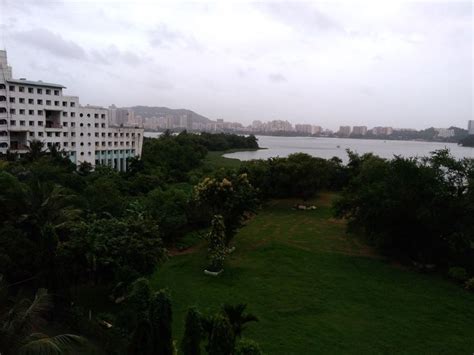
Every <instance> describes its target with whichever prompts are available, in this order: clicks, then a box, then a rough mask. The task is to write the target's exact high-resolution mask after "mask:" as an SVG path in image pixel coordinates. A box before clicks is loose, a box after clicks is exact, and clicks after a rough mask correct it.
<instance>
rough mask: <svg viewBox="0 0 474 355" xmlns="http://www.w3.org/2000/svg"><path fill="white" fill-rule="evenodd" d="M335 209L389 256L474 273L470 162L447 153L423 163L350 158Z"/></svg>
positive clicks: (473, 192)
mask: <svg viewBox="0 0 474 355" xmlns="http://www.w3.org/2000/svg"><path fill="white" fill-rule="evenodd" d="M349 166H351V168H352V172H353V174H354V176H353V178H352V179H351V180H350V183H349V184H348V186H347V187H346V188H345V189H344V191H343V193H342V197H341V199H340V201H339V202H338V203H337V205H336V210H337V213H338V215H339V216H341V217H345V218H347V219H348V220H349V228H350V229H351V230H352V231H359V232H361V233H363V234H364V235H365V236H366V237H367V238H368V240H369V241H370V242H371V243H372V244H374V245H376V246H377V247H379V248H380V249H382V250H383V251H385V252H386V253H388V254H391V255H395V256H397V257H401V258H409V259H411V260H413V261H415V262H421V263H422V264H441V265H450V264H453V263H456V264H457V265H463V266H465V267H466V268H468V269H469V270H471V272H472V270H473V268H474V264H473V260H474V254H473V248H472V245H473V243H474V223H473V218H472V216H474V162H473V161H472V160H469V159H463V160H455V159H454V158H453V157H451V156H450V155H449V153H448V152H447V151H437V152H434V153H433V154H432V155H431V156H430V157H428V158H424V159H416V158H401V157H395V158H394V159H392V160H385V159H381V158H378V157H375V156H372V155H365V156H362V157H361V156H357V155H355V154H352V156H351V162H350V163H349Z"/></svg>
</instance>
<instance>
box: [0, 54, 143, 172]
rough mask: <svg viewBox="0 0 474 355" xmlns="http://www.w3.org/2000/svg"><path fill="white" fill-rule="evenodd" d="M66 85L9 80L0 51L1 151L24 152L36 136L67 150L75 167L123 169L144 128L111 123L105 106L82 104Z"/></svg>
mask: <svg viewBox="0 0 474 355" xmlns="http://www.w3.org/2000/svg"><path fill="white" fill-rule="evenodd" d="M63 89H65V87H64V86H62V85H58V84H51V83H45V82H42V81H28V80H26V79H19V80H17V79H13V78H12V70H11V67H9V66H8V62H7V54H6V51H0V154H5V153H7V151H10V152H12V153H19V154H23V153H26V152H27V149H28V145H29V142H30V141H32V140H40V141H42V142H44V144H45V146H48V147H50V146H52V145H55V146H56V147H57V148H58V149H60V150H64V151H66V152H67V153H68V155H69V158H70V159H71V161H72V162H74V163H75V164H76V165H79V164H80V163H82V162H88V163H90V164H92V166H95V165H97V164H103V165H109V166H111V167H113V168H115V169H116V170H119V171H125V170H126V169H127V160H128V159H129V158H131V157H134V156H140V155H141V151H142V145H143V129H140V128H128V127H126V128H122V127H114V126H111V125H109V119H108V112H109V111H108V110H107V109H106V108H103V107H96V106H89V105H87V106H81V105H80V104H79V98H78V97H77V96H65V95H63Z"/></svg>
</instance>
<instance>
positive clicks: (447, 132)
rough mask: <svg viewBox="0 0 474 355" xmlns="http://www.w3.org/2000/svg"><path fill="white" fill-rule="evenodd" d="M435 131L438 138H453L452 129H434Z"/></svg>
mask: <svg viewBox="0 0 474 355" xmlns="http://www.w3.org/2000/svg"><path fill="white" fill-rule="evenodd" d="M435 131H436V132H437V133H438V137H440V138H449V137H454V129H449V128H435Z"/></svg>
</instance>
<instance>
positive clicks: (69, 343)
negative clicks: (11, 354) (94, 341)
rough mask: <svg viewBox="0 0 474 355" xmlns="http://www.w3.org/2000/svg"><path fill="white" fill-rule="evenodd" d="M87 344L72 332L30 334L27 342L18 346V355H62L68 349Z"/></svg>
mask: <svg viewBox="0 0 474 355" xmlns="http://www.w3.org/2000/svg"><path fill="white" fill-rule="evenodd" d="M86 344H87V340H86V339H85V338H83V337H80V336H78V335H74V334H61V335H56V336H54V337H49V336H47V335H45V334H41V333H34V334H31V336H30V337H29V339H28V341H27V343H26V344H25V345H23V346H22V347H20V349H19V350H18V353H19V354H20V355H62V354H65V353H66V352H67V351H68V350H73V349H77V348H79V347H83V346H85V345H86Z"/></svg>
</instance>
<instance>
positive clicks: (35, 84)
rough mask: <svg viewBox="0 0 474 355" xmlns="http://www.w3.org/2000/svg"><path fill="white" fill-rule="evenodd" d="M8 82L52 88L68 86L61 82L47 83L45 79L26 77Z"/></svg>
mask: <svg viewBox="0 0 474 355" xmlns="http://www.w3.org/2000/svg"><path fill="white" fill-rule="evenodd" d="M7 82H8V83H12V84H24V85H32V86H43V87H50V88H59V89H65V88H66V87H65V86H63V85H60V84H53V83H45V82H44V81H41V80H39V81H31V80H26V79H8V80H7Z"/></svg>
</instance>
